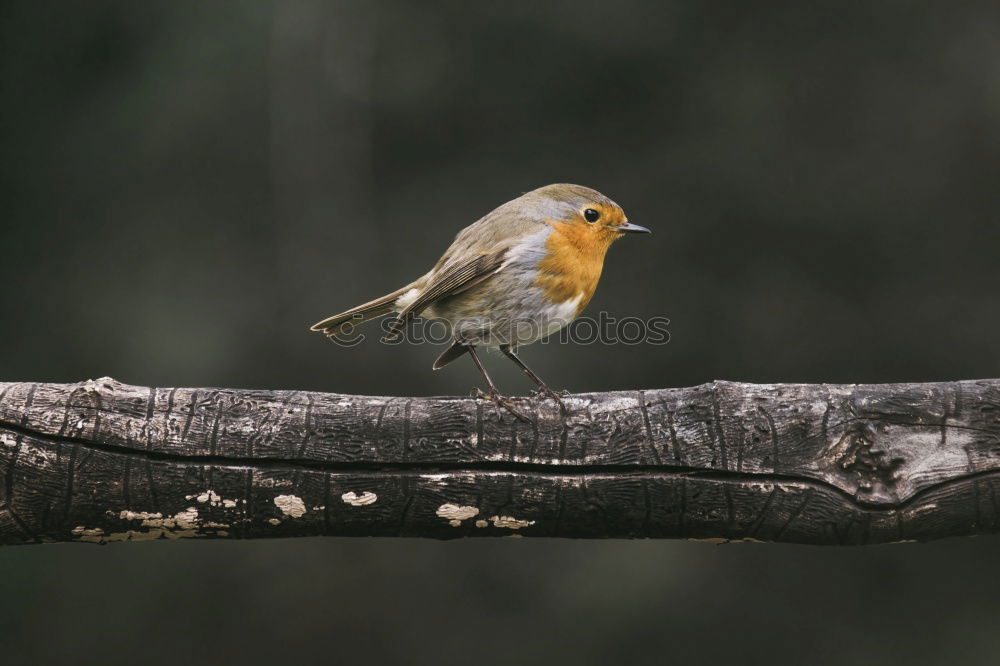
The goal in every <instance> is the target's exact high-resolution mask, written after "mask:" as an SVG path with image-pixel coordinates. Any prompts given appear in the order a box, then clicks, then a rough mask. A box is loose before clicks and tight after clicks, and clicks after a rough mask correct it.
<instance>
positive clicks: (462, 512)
mask: <svg viewBox="0 0 1000 666" xmlns="http://www.w3.org/2000/svg"><path fill="white" fill-rule="evenodd" d="M435 513H437V515H438V516H440V517H441V518H444V519H445V520H447V521H448V524H449V525H451V526H452V527H458V526H459V525H461V524H462V521H463V520H466V519H467V518H472V517H473V516H477V515H479V509H477V508H476V507H474V506H459V505H458V504H442V505H441V506H439V507H438V509H437V511H436V512H435Z"/></svg>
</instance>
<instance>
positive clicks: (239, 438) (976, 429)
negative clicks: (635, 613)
mask: <svg viewBox="0 0 1000 666" xmlns="http://www.w3.org/2000/svg"><path fill="white" fill-rule="evenodd" d="M566 402H567V405H568V413H567V414H566V415H562V414H560V412H559V410H558V408H557V407H556V406H555V405H554V404H553V403H552V402H551V401H542V402H540V401H538V400H535V399H528V398H523V399H519V400H518V401H517V403H518V405H519V408H520V409H521V410H522V411H523V412H525V413H528V414H532V415H533V419H532V423H530V424H525V423H522V422H520V421H518V420H516V419H513V418H512V417H510V416H509V415H507V414H504V416H503V418H502V420H501V419H499V418H498V414H497V413H496V412H495V411H494V409H493V407H492V405H491V404H490V403H486V402H483V401H481V400H474V399H460V398H378V397H360V396H348V395H334V394H326V393H306V392H298V391H243V390H233V389H180V388H168V389H162V388H161V389H156V388H144V387H136V386H127V385H125V384H121V383H119V382H116V381H114V380H113V379H107V378H105V379H98V380H94V381H88V382H83V383H80V384H29V383H9V384H2V383H0V543H5V544H17V543H36V542H55V541H90V542H101V543H103V542H106V541H122V540H138V539H159V538H177V537H207V538H213V537H214V538H219V537H229V538H239V539H245V538H259V537H286V536H312V535H353V536H423V537H434V538H450V537H460V536H502V535H518V536H520V535H523V536H559V537H584V538H601V537H618V538H636V537H638V538H642V537H650V538H663V537H681V538H692V539H710V540H727V541H728V540H760V541H785V542H797V543H811V544H868V543H886V542H897V541H908V540H917V541H923V540H929V539H936V538H940V537H947V536H957V535H972V534H985V533H992V532H996V531H998V528H1000V503H998V499H997V498H998V496H1000V380H985V381H964V382H954V383H947V384H887V385H871V386H864V385H854V386H827V385H753V384H737V383H730V382H714V383H712V384H706V385H703V386H697V387H693V388H683V389H662V390H650V391H631V392H622V393H597V394H586V395H576V396H571V397H569V398H567V399H566Z"/></svg>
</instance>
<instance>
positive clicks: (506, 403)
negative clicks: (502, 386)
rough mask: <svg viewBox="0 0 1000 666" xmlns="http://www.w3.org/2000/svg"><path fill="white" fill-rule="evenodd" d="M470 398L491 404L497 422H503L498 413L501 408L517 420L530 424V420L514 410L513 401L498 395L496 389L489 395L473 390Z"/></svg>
mask: <svg viewBox="0 0 1000 666" xmlns="http://www.w3.org/2000/svg"><path fill="white" fill-rule="evenodd" d="M472 397H474V398H477V399H481V400H489V401H490V402H492V403H493V406H494V407H495V408H496V410H497V420H498V421H503V414H502V412H501V411H500V408H501V407H503V408H504V409H506V410H507V411H508V412H510V413H511V414H513V415H514V416H515V417H516V418H517V419H519V420H521V421H524V422H525V423H531V420H530V419H528V417H526V416H525V415H524V414H522V413H521V412H519V411H517V410H516V409H514V403H513V401H511V399H510V398H505V397H503V396H502V395H500V392H499V391H497V390H496V389H493V390H491V391H490V392H489V393H487V392H485V391H482V390H480V389H479V388H476V389H473V391H472Z"/></svg>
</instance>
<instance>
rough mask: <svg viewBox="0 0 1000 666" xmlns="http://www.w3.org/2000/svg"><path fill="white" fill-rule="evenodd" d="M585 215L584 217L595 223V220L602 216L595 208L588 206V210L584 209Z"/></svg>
mask: <svg viewBox="0 0 1000 666" xmlns="http://www.w3.org/2000/svg"><path fill="white" fill-rule="evenodd" d="M583 217H584V219H586V220H587V222H590V223H591V224H593V223H594V222H597V220H599V219H600V218H601V214H600V213H598V212H597V211H596V210H594V209H593V208H588V209H587V210H585V211H583Z"/></svg>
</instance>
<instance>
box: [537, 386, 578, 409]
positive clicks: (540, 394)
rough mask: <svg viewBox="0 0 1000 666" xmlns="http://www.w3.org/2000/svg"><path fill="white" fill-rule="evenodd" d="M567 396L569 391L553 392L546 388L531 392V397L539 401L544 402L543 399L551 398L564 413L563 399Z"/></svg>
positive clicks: (542, 387)
mask: <svg viewBox="0 0 1000 666" xmlns="http://www.w3.org/2000/svg"><path fill="white" fill-rule="evenodd" d="M568 395H569V391H553V390H552V389H550V388H549V387H548V386H539V387H538V388H537V389H535V390H533V391H532V392H531V397H533V398H537V399H539V400H544V399H545V398H552V399H553V400H554V401H555V402H556V404H558V405H559V408H560V409H561V410H562V411H564V412H565V411H566V403H565V402H563V398H564V397H566V396H568Z"/></svg>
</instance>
